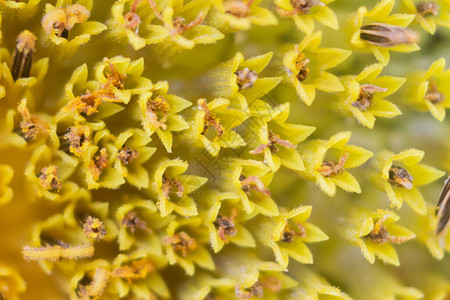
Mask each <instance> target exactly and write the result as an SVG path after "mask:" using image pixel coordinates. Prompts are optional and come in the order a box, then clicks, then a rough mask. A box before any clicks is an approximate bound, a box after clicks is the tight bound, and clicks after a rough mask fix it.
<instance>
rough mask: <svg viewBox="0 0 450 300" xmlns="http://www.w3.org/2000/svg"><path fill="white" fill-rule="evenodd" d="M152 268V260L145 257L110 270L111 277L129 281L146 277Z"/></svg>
mask: <svg viewBox="0 0 450 300" xmlns="http://www.w3.org/2000/svg"><path fill="white" fill-rule="evenodd" d="M153 270H154V267H153V264H152V262H151V261H150V260H149V259H147V258H142V259H138V260H133V261H132V262H131V264H130V265H128V266H122V267H118V268H116V269H114V270H113V271H112V272H111V277H113V278H124V279H127V280H128V281H129V282H131V281H132V280H135V279H142V278H145V277H147V274H148V273H150V272H152V271H153Z"/></svg>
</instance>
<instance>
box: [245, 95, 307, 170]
mask: <svg viewBox="0 0 450 300" xmlns="http://www.w3.org/2000/svg"><path fill="white" fill-rule="evenodd" d="M250 112H251V114H252V115H253V117H252V118H251V119H250V122H248V132H249V136H247V137H245V139H246V140H248V141H249V145H248V146H249V147H248V148H250V149H252V150H251V151H250V152H249V153H250V154H252V155H258V154H263V155H264V163H265V164H267V165H269V166H270V168H271V169H272V171H273V172H276V171H277V170H278V169H279V168H280V166H281V165H283V166H285V167H287V168H290V169H293V170H304V169H305V167H304V165H303V161H302V158H301V156H300V154H299V153H298V151H297V150H296V148H297V144H299V143H300V142H302V141H304V140H305V139H306V138H307V137H308V136H309V135H311V134H312V133H313V132H314V130H315V127H312V126H305V125H300V124H292V123H287V122H286V121H287V119H288V117H289V114H290V104H289V102H287V103H284V104H282V105H279V106H277V107H274V108H272V107H271V106H270V105H269V104H267V103H266V102H264V101H262V100H255V101H254V102H253V103H252V105H251V107H250ZM255 135H256V136H255Z"/></svg>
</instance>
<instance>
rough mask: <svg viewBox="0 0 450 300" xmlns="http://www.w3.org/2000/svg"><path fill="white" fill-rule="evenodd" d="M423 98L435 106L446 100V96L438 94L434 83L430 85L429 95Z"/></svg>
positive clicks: (431, 82)
mask: <svg viewBox="0 0 450 300" xmlns="http://www.w3.org/2000/svg"><path fill="white" fill-rule="evenodd" d="M423 98H424V99H425V100H428V101H430V102H431V103H433V104H438V103H441V102H442V101H444V100H445V95H444V94H441V93H439V92H438V90H437V86H436V83H435V82H434V81H430V82H429V83H428V90H427V93H426V94H425V96H424V97H423Z"/></svg>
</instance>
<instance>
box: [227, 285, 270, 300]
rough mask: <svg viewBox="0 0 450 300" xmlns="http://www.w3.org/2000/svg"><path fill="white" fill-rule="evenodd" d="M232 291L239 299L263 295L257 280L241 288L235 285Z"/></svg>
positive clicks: (261, 287)
mask: <svg viewBox="0 0 450 300" xmlns="http://www.w3.org/2000/svg"><path fill="white" fill-rule="evenodd" d="M234 293H235V294H236V297H238V298H241V299H250V298H252V297H253V296H256V297H258V298H262V297H263V296H264V290H263V286H262V284H261V283H260V282H259V281H256V282H255V283H254V284H253V285H252V286H251V287H248V288H244V289H242V288H241V287H240V285H236V287H235V290H234Z"/></svg>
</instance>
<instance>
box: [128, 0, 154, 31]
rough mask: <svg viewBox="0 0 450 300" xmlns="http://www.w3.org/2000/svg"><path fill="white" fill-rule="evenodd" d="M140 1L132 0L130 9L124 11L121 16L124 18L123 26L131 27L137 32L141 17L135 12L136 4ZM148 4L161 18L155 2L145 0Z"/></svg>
mask: <svg viewBox="0 0 450 300" xmlns="http://www.w3.org/2000/svg"><path fill="white" fill-rule="evenodd" d="M139 2H141V0H134V2H133V4H132V5H131V7H130V11H129V12H128V13H126V14H125V15H124V16H123V18H124V19H125V24H124V26H125V27H126V28H128V29H131V30H133V31H134V32H135V34H137V32H138V30H139V24H141V23H142V21H141V18H140V17H139V16H138V15H137V14H136V9H137V6H138V4H139ZM147 2H148V4H149V5H150V7H151V9H152V10H153V11H154V12H155V16H156V17H157V18H158V19H160V20H162V16H161V13H160V12H159V11H158V7H157V6H156V3H155V2H154V1H153V0H147Z"/></svg>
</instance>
